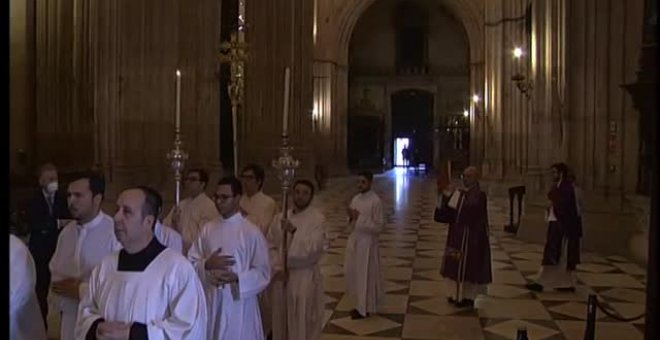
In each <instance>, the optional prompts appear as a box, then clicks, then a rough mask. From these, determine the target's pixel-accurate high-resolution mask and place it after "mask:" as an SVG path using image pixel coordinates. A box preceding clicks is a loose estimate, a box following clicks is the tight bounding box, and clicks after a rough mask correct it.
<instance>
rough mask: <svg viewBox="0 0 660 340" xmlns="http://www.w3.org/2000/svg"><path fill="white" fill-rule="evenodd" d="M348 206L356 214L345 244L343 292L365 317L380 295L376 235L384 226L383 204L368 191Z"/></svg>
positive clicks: (372, 308)
mask: <svg viewBox="0 0 660 340" xmlns="http://www.w3.org/2000/svg"><path fill="white" fill-rule="evenodd" d="M350 207H351V208H352V209H355V210H357V211H358V212H359V213H360V214H359V216H358V218H357V220H356V221H354V222H353V231H352V232H351V235H350V236H349V237H348V241H347V242H346V252H345V254H344V275H345V277H346V292H347V293H349V294H351V295H353V297H355V299H356V308H355V309H357V310H358V312H360V314H362V315H366V314H367V313H375V312H376V309H377V305H378V300H379V298H380V297H381V296H382V295H383V285H382V282H381V273H380V252H379V251H378V235H379V234H380V233H381V231H382V230H383V227H384V226H385V219H384V216H383V204H382V202H381V200H380V198H379V197H378V195H376V193H374V192H373V191H368V192H366V193H364V194H362V193H360V194H358V195H356V196H355V197H353V200H352V201H351V205H350Z"/></svg>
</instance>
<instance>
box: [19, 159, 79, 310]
mask: <svg viewBox="0 0 660 340" xmlns="http://www.w3.org/2000/svg"><path fill="white" fill-rule="evenodd" d="M26 215H27V216H26V218H27V223H28V229H29V232H30V241H29V243H28V245H29V248H30V252H31V253H32V257H33V258H34V264H35V268H36V271H37V283H36V288H35V290H36V293H37V299H38V300H39V306H40V307H41V314H42V316H43V318H44V322H46V317H47V315H48V299H47V297H48V289H49V285H50V270H49V268H48V263H49V262H50V258H51V257H52V256H53V253H54V252H55V248H56V247H57V238H58V236H59V232H60V227H61V226H63V224H62V221H61V220H66V219H70V218H71V217H70V214H69V209H68V207H67V199H66V194H65V193H64V192H62V191H59V190H58V183H57V168H56V167H55V166H54V165H53V164H50V163H47V164H44V165H42V166H41V168H40V169H39V189H38V190H37V191H35V193H34V194H33V196H32V197H31V198H30V200H29V201H28V203H27V214H26Z"/></svg>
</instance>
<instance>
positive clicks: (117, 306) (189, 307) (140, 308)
mask: <svg viewBox="0 0 660 340" xmlns="http://www.w3.org/2000/svg"><path fill="white" fill-rule="evenodd" d="M118 259H119V252H115V253H113V254H112V255H109V256H107V257H106V258H105V259H103V262H102V263H101V265H99V266H98V267H96V268H95V269H94V271H93V272H92V275H91V277H90V281H89V289H88V291H87V294H85V297H84V298H83V300H82V301H81V302H80V308H79V312H78V313H79V314H78V320H79V322H78V324H77V326H76V339H78V340H84V339H85V336H86V335H87V333H88V332H89V329H90V327H91V326H92V325H93V324H94V321H96V320H97V319H99V318H103V319H105V320H106V321H119V322H126V323H130V322H139V323H142V324H145V325H146V326H147V327H146V328H147V334H148V336H149V339H153V340H163V339H171V340H180V339H181V340H183V339H189V340H197V339H204V337H205V336H206V326H207V323H208V321H207V312H206V299H205V296H204V290H203V289H202V285H201V283H200V282H199V279H198V278H197V275H196V273H195V269H194V268H193V266H192V265H191V264H190V262H188V260H187V259H186V258H185V257H183V255H181V253H180V252H178V251H175V250H173V249H169V248H166V249H164V250H163V251H162V252H161V253H160V254H158V256H156V258H155V259H154V260H153V261H152V262H151V263H150V264H149V265H148V266H147V268H146V269H145V270H144V271H141V272H138V271H118V270H117V266H118Z"/></svg>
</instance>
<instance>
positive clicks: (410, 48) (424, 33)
mask: <svg viewBox="0 0 660 340" xmlns="http://www.w3.org/2000/svg"><path fill="white" fill-rule="evenodd" d="M395 8H396V9H395V12H394V13H393V17H394V22H395V27H396V70H397V73H399V74H426V73H427V72H428V14H427V12H426V11H425V10H424V8H422V7H420V6H419V5H417V4H415V3H414V2H412V1H404V2H401V3H400V4H399V5H398V6H396V7H395Z"/></svg>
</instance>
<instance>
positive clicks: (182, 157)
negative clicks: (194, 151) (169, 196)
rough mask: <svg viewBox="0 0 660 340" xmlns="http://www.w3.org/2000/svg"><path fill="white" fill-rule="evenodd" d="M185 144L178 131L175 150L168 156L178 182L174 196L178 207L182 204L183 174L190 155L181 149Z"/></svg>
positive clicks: (175, 135) (175, 136) (176, 132)
mask: <svg viewBox="0 0 660 340" xmlns="http://www.w3.org/2000/svg"><path fill="white" fill-rule="evenodd" d="M182 145H183V142H182V141H181V133H180V132H179V130H178V129H177V130H176V131H175V134H174V149H172V150H170V152H169V153H168V154H167V159H168V160H169V161H170V165H171V166H172V170H174V181H175V182H176V190H175V194H174V201H175V202H176V205H177V206H178V205H179V202H181V173H182V172H183V169H184V167H185V165H186V160H187V159H188V154H187V153H186V152H185V151H183V149H182V148H181V147H182Z"/></svg>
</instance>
